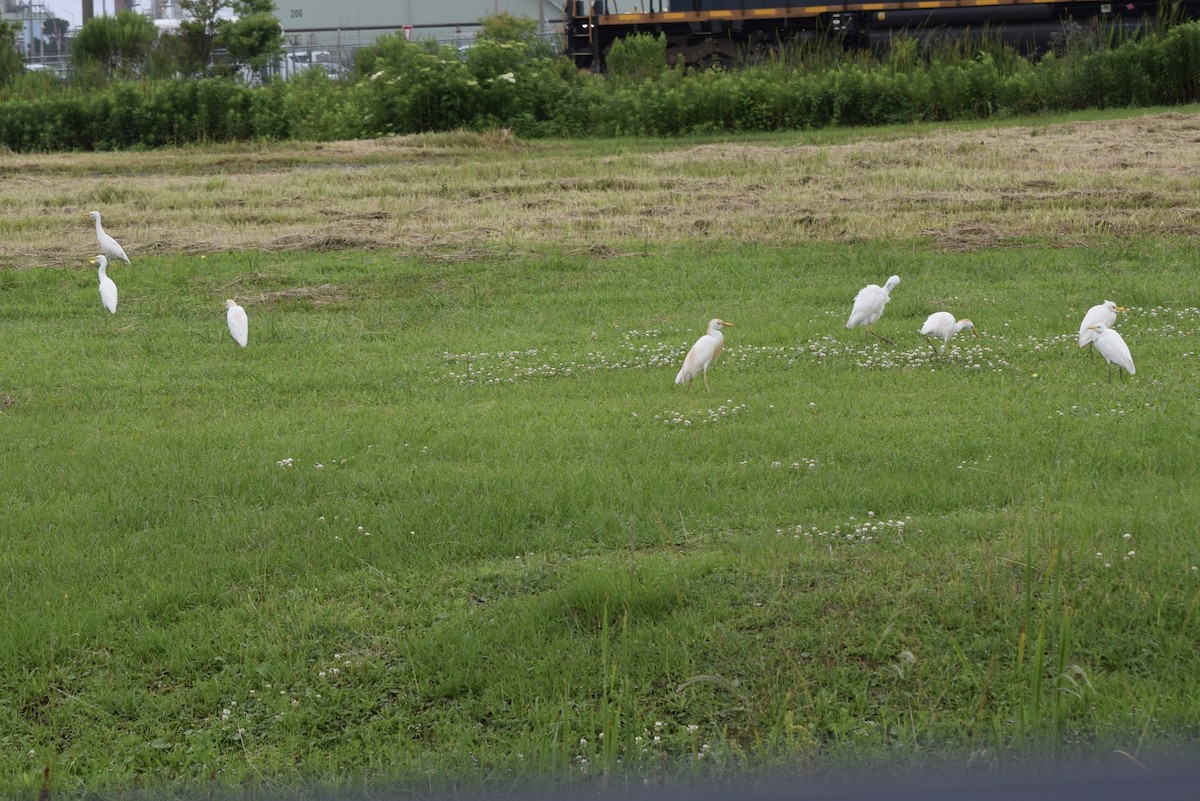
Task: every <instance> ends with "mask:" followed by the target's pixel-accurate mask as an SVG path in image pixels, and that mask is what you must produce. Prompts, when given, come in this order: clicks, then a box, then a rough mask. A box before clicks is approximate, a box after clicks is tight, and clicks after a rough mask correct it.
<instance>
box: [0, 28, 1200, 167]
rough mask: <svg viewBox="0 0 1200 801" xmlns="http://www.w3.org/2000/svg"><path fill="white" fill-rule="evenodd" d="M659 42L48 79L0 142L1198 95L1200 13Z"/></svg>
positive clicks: (602, 132)
mask: <svg viewBox="0 0 1200 801" xmlns="http://www.w3.org/2000/svg"><path fill="white" fill-rule="evenodd" d="M662 48H663V44H662V40H661V39H658V40H653V39H642V40H630V41H629V42H628V43H627V44H622V43H618V46H616V47H615V48H614V51H613V54H612V56H610V65H611V66H613V67H614V69H613V74H611V75H609V76H593V75H586V74H581V73H578V72H577V71H575V70H574V69H573V68H572V67H571V66H570V65H569V64H568V63H566V62H565V61H563V60H555V59H552V58H550V57H547V56H545V55H541V54H536V53H531V52H529V51H528V50H527V49H525V48H524V47H523V46H522V45H520V44H518V43H497V42H484V43H481V44H480V45H477V46H476V47H473V48H471V50H470V51H469V52H468V56H467V57H466V58H465V59H464V58H462V57H461V56H460V55H459V54H458V53H457V51H454V50H452V49H450V48H437V47H420V46H416V45H399V44H396V43H391V42H389V43H385V46H381V47H379V48H376V49H373V50H371V51H370V52H369V53H368V54H367V55H368V58H367V59H366V61H367V63H362V62H361V61H360V64H359V68H360V75H359V76H358V77H357V78H356V79H355V80H353V81H350V82H345V83H339V82H335V81H332V80H331V79H329V78H328V77H326V76H325V75H324V73H320V72H317V71H310V72H309V73H307V74H305V75H303V76H301V77H300V78H298V79H294V80H292V81H288V82H276V83H271V84H268V85H266V86H262V87H254V88H252V87H249V86H246V85H244V84H241V83H237V82H235V81H231V80H221V79H206V80H172V81H165V82H145V83H119V84H112V85H110V86H108V87H107V88H105V89H103V90H99V91H93V92H83V91H78V90H74V89H71V88H62V87H58V88H55V89H54V91H52V92H48V93H45V94H43V95H40V96H37V97H34V98H32V99H30V98H24V99H9V100H0V144H3V145H5V146H7V147H8V148H10V149H11V150H13V151H52V150H101V149H119V148H137V147H161V146H166V145H180V144H187V143H196V142H224V141H235V140H250V139H269V140H286V139H315V140H321V139H337V138H365V137H373V136H381V135H386V134H392V133H415V132H421V131H434V130H452V129H458V128H468V129H476V130H485V129H490V128H497V127H508V128H512V129H513V130H514V132H515V133H517V134H519V135H521V136H525V137H539V136H568V137H569V136H620V135H650V136H674V135H683V134H689V133H698V132H719V131H774V130H788V129H803V128H817V127H823V126H829V125H876V124H884V123H901V122H913V121H921V120H952V119H965V118H980V117H987V116H992V115H1010V114H1021V113H1028V112H1036V111H1055V110H1057V111H1066V110H1074V109H1083V108H1103V107H1114V106H1146V105H1172V104H1180V103H1189V102H1196V101H1198V100H1200V23H1189V24H1186V25H1180V26H1176V27H1174V28H1171V29H1170V30H1168V31H1167V32H1165V33H1163V34H1159V35H1155V36H1151V37H1147V38H1143V39H1140V40H1136V41H1131V42H1128V43H1126V44H1124V45H1122V46H1120V47H1116V48H1113V49H1105V50H1098V51H1094V50H1089V51H1088V52H1084V53H1081V54H1079V55H1071V54H1070V53H1069V52H1068V53H1067V54H1066V55H1055V54H1053V53H1051V54H1048V55H1046V56H1044V57H1042V58H1041V59H1039V60H1037V61H1030V60H1026V59H1020V58H1005V57H993V56H992V55H989V54H987V53H982V52H981V53H976V54H975V55H971V56H968V57H958V58H951V57H943V56H934V57H914V56H913V54H914V49H913V47H911V46H909V47H904V46H901V47H897V48H894V49H893V52H892V55H890V56H888V57H885V58H883V59H882V60H875V59H869V58H865V57H863V58H858V59H851V60H848V61H843V62H841V63H837V64H833V65H832V66H827V67H824V68H822V69H819V70H815V71H814V70H807V69H805V68H804V67H803V65H802V64H797V63H795V62H794V61H790V60H788V59H779V60H777V61H776V62H774V63H770V64H764V65H760V66H755V67H751V68H747V69H744V70H739V71H724V70H720V69H712V70H703V71H693V70H683V69H669V68H667V67H666V66H665V64H664V62H663V59H662ZM15 96H16V97H18V98H19V97H20V96H19V95H15Z"/></svg>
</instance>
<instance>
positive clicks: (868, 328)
mask: <svg viewBox="0 0 1200 801" xmlns="http://www.w3.org/2000/svg"><path fill="white" fill-rule="evenodd" d="M867 330H868V331H870V332H871V336H873V337H875V338H876V339H880V340H883V341H884V342H886V343H888V344H889V345H895V344H896V343H895V342H892V340H890V339H888V338H887V337H885V336H883V335H882V334H879V333H876V331H875V326H873V325H868V326H867Z"/></svg>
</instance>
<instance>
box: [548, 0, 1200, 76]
mask: <svg viewBox="0 0 1200 801" xmlns="http://www.w3.org/2000/svg"><path fill="white" fill-rule="evenodd" d="M622 8H623V9H626V10H624V11H622V10H621V9H622ZM1163 15H1169V16H1171V17H1172V18H1174V19H1194V18H1196V17H1198V16H1200V0H1162V2H1161V3H1160V2H1157V1H1156V0H1132V2H1130V1H1129V0H1126V2H1113V1H1111V0H1109V1H1107V2H1106V1H1099V0H883V1H882V2H875V1H874V0H872V1H871V2H820V0H567V3H566V4H565V6H564V8H563V20H564V31H565V34H566V37H565V38H566V51H567V55H568V56H570V57H571V58H572V59H573V60H574V61H575V64H576V66H578V67H580V68H581V69H590V70H593V71H599V70H603V69H604V58H605V55H606V54H607V53H608V49H609V48H610V47H611V46H612V43H613V42H614V41H616V40H617V39H621V38H623V37H625V36H629V35H631V34H634V33H651V34H663V35H665V36H666V38H667V57H668V59H669V60H671V61H672V62H675V61H676V60H679V59H682V60H683V61H684V62H685V63H687V64H692V65H703V64H711V63H716V62H720V63H724V64H726V65H728V64H732V63H734V61H735V60H736V59H737V58H738V57H739V56H745V55H746V54H753V52H754V51H755V50H756V49H766V48H771V47H776V46H778V45H779V44H783V43H787V42H793V41H802V40H804V39H811V38H815V37H836V38H837V39H839V40H840V41H842V42H843V43H845V44H846V45H847V46H859V47H869V46H876V47H879V46H884V45H885V44H886V42H887V41H888V40H889V39H890V38H891V37H892V36H895V35H897V34H899V33H904V34H906V35H913V36H929V35H943V36H961V35H963V34H967V33H976V34H980V33H983V32H985V31H986V32H987V33H988V34H989V35H993V36H999V37H1002V38H1003V39H1005V40H1006V41H1009V42H1012V43H1013V44H1015V45H1016V46H1018V47H1019V48H1021V49H1022V50H1024V51H1034V50H1036V49H1038V48H1039V47H1045V45H1046V43H1047V41H1048V40H1049V39H1050V37H1051V35H1052V34H1054V33H1056V32H1061V31H1062V30H1063V26H1064V25H1066V24H1068V23H1070V22H1088V21H1091V20H1103V21H1104V22H1105V24H1107V25H1110V26H1111V27H1113V28H1114V29H1117V28H1124V29H1136V28H1138V27H1139V26H1145V25H1148V24H1151V23H1152V22H1153V20H1155V19H1156V18H1157V17H1161V16H1163Z"/></svg>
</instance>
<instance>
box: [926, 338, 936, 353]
mask: <svg viewBox="0 0 1200 801" xmlns="http://www.w3.org/2000/svg"><path fill="white" fill-rule="evenodd" d="M925 344H927V345H928V346H929V349H930V350H932V351H933V355H934V356H937V355H938V349H937V348H936V347H934V344H933V340H932V339H930V338H929V337H925Z"/></svg>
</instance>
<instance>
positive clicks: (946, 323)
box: [921, 311, 979, 356]
mask: <svg viewBox="0 0 1200 801" xmlns="http://www.w3.org/2000/svg"><path fill="white" fill-rule="evenodd" d="M964 328H969V329H970V330H971V333H972V334H974V335H975V336H979V332H978V331H976V330H975V323H973V322H971V321H970V320H968V319H966V318H963V319H961V320H958V321H957V322H956V321H955V319H954V315H953V314H951V313H950V312H944V311H941V312H934V313H933V314H931V315H929V319H928V320H926V321H925V325H923V326H921V336H923V337H925V341H926V342H928V343H929V347H931V348H933V355H934V356H936V355H937V352H938V350H937V348H934V347H933V339H931V337H932V338H937V339H940V340H942V353H945V352H946V348H948V347H950V337H952V336H954V335H955V334H957V333H958V332H959V331H961V330H963V329H964Z"/></svg>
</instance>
